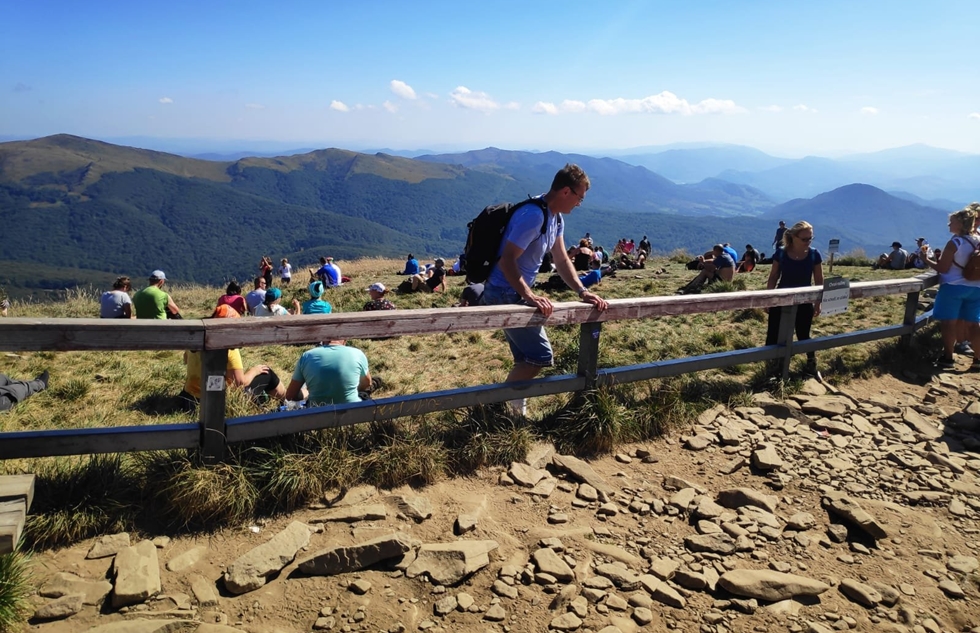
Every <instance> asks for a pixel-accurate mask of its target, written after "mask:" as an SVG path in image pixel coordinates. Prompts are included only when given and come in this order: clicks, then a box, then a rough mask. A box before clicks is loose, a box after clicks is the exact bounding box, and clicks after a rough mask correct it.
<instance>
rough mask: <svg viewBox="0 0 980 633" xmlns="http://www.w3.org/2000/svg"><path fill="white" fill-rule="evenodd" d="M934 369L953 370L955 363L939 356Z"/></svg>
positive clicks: (950, 359)
mask: <svg viewBox="0 0 980 633" xmlns="http://www.w3.org/2000/svg"><path fill="white" fill-rule="evenodd" d="M936 367H937V368H939V369H954V368H955V367H956V361H954V360H953V359H952V358H946V357H945V356H940V357H939V359H938V360H937V361H936Z"/></svg>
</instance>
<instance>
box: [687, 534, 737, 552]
mask: <svg viewBox="0 0 980 633" xmlns="http://www.w3.org/2000/svg"><path fill="white" fill-rule="evenodd" d="M684 547H686V548H687V549H689V550H691V551H692V552H711V553H713V554H721V555H723V556H726V555H728V554H734V553H735V539H733V538H732V537H730V536H729V535H727V534H725V533H724V532H721V533H717V534H695V535H693V536H688V537H685V538H684Z"/></svg>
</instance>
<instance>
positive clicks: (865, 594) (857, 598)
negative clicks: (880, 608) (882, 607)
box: [837, 578, 881, 609]
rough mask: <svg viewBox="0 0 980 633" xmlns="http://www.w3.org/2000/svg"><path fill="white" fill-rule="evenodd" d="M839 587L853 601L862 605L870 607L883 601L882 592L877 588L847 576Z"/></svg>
mask: <svg viewBox="0 0 980 633" xmlns="http://www.w3.org/2000/svg"><path fill="white" fill-rule="evenodd" d="M837 588H838V589H839V590H840V592H841V593H842V594H844V595H845V596H847V597H848V598H849V599H850V600H851V601H853V602H856V603H858V604H859V605H861V606H862V607H867V608H869V609H870V608H872V607H874V606H875V605H877V604H878V603H879V602H881V594H880V593H879V592H878V590H877V589H875V588H874V587H872V586H871V585H866V584H864V583H863V582H858V581H857V580H854V579H851V578H845V579H844V580H842V581H840V585H838V586H837Z"/></svg>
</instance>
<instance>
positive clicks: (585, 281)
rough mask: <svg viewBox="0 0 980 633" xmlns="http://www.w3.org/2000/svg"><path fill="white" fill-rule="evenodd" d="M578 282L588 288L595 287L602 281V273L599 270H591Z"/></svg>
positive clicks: (581, 276)
mask: <svg viewBox="0 0 980 633" xmlns="http://www.w3.org/2000/svg"><path fill="white" fill-rule="evenodd" d="M578 280H579V281H581V282H582V285H583V286H585V287H586V288H588V287H589V286H594V285H596V284H597V283H599V282H600V281H602V273H601V272H599V271H598V270H590V271H589V272H588V273H586V274H585V275H580V276H579V278H578Z"/></svg>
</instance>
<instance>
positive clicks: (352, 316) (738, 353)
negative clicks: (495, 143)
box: [0, 273, 937, 462]
mask: <svg viewBox="0 0 980 633" xmlns="http://www.w3.org/2000/svg"><path fill="white" fill-rule="evenodd" d="M936 283H937V277H936V275H934V274H931V273H930V274H925V275H920V276H918V277H912V278H907V279H895V280H884V281H871V282H859V283H855V284H852V285H851V289H850V298H851V299H852V300H854V299H862V298H870V297H881V296H887V295H899V294H904V295H906V303H905V314H904V318H903V320H902V323H899V324H895V325H890V326H886V327H880V328H875V329H869V330H860V331H856V332H848V333H844V334H837V335H834V336H825V337H820V338H815V339H811V340H808V341H802V342H799V341H795V342H794V341H793V323H794V321H795V316H796V306H798V305H800V304H803V303H812V302H815V301H819V300H820V298H821V295H822V292H823V290H822V288H817V287H810V288H787V289H782V290H765V291H747V292H731V293H719V294H705V295H697V296H671V297H649V298H637V299H615V300H612V301H610V302H609V308H608V309H607V310H606V311H605V312H601V313H600V312H597V311H596V310H594V309H593V308H592V306H590V305H587V304H583V303H578V302H575V303H559V304H556V305H555V310H554V312H553V313H552V315H551V316H550V317H548V318H544V317H543V316H542V315H541V314H539V313H537V312H536V311H535V310H534V309H532V308H528V307H518V306H480V307H472V308H441V309H427V310H392V311H385V312H362V313H337V314H328V315H316V316H298V317H290V318H279V319H208V320H183V321H139V320H137V321H131V320H109V319H26V318H11V319H3V320H2V321H0V351H9V352H23V351H79V350H88V351H133V350H135V351H151V350H195V351H201V352H202V364H203V371H202V389H201V393H202V398H201V406H200V418H199V420H198V421H197V422H188V423H181V424H157V425H143V426H126V427H110V428H90V429H66V430H46V431H25V432H7V433H0V459H12V458H23V457H43V456H54V455H82V454H94V453H119V452H126V451H149V450H164V449H199V450H200V451H201V452H202V454H203V456H204V458H205V460H206V461H208V462H214V461H217V460H220V459H221V458H222V456H223V455H224V452H225V447H226V445H227V444H228V443H235V442H244V441H248V440H255V439H260V438H268V437H274V436H279V435H286V434H290V433H299V432H303V431H310V430H314V429H324V428H331V427H340V426H347V425H351V424H357V423H360V422H370V421H377V420H386V419H391V418H398V417H403V416H410V415H419V414H424V413H431V412H435V411H443V410H447V409H457V408H461V407H471V406H475V405H479V404H489V403H495V402H503V401H506V400H511V399H514V398H521V397H533V396H544V395H549V394H556V393H563V392H570V391H582V390H587V389H592V388H595V387H597V386H604V385H614V384H621V383H627V382H633V381H638V380H648V379H651V378H662V377H667V376H677V375H680V374H686V373H690V372H694V371H700V370H705V369H715V368H721V367H730V366H733V365H739V364H743V363H751V362H759V361H767V360H778V361H780V362H781V365H782V370H783V375H784V377H785V376H788V372H789V364H790V359H791V357H792V356H793V355H794V354H802V353H805V352H813V351H818V350H824V349H831V348H835V347H843V346H846V345H854V344H857V343H864V342H867V341H874V340H879V339H885V338H892V337H902V338H903V340H905V341H908V340H909V339H910V338H911V335H912V334H913V333H914V332H915V330H917V329H918V328H920V327H922V326H923V325H925V324H926V323H927V322H928V321H929V319H930V318H931V313H925V314H923V315H920V316H919V317H916V306H917V304H918V301H919V293H920V291H922V290H923V289H924V288H927V287H929V286H934V285H936ZM749 308H777V309H781V310H782V311H783V315H782V317H783V318H782V320H781V331H780V333H779V342H778V343H777V344H776V345H769V346H763V347H754V348H749V349H742V350H732V351H726V352H720V353H715V354H707V355H703V356H695V357H689V358H678V359H672V360H664V361H657V362H653V363H644V364H640V365H632V366H627V367H610V368H604V369H599V343H600V335H601V330H602V323H604V322H610V321H624V320H632V319H650V318H657V317H668V316H678V315H685V314H699V313H707V312H721V311H728V310H745V309H749ZM571 324H579V325H580V335H579V357H578V371H577V373H576V374H575V375H565V376H549V377H545V378H538V379H535V380H529V381H524V382H519V383H506V384H491V385H480V386H475V387H465V388H460V389H451V390H446V391H436V392H429V393H420V394H412V395H406V396H395V397H391V398H379V399H376V400H368V401H364V402H358V403H353V404H343V405H332V406H323V407H315V408H309V409H301V410H295V411H284V412H277V413H271V414H264V415H256V416H248V417H242V418H235V419H225V391H224V380H223V377H224V375H225V367H226V362H227V350H228V349H234V348H240V347H251V346H260V345H279V344H316V343H318V342H320V341H324V340H327V339H328V338H347V339H360V338H383V337H391V336H411V335H421V334H444V333H449V332H468V331H475V330H497V329H502V328H514V327H525V326H528V325H571ZM209 376H214V377H221V378H220V379H216V380H215V381H213V383H214V384H215V385H220V386H221V390H215V391H209V390H207V388H206V385H207V383H208V377H209Z"/></svg>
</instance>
